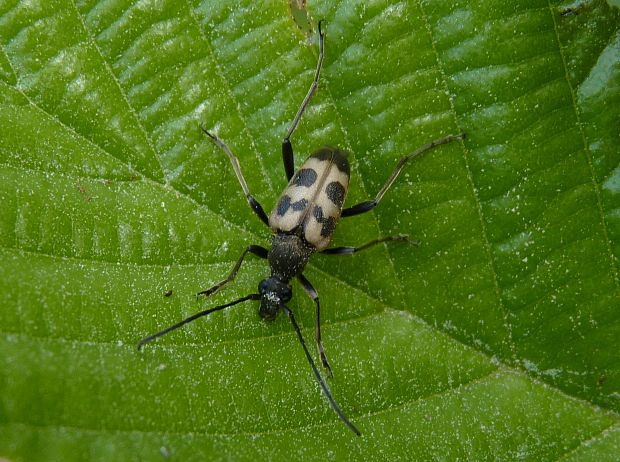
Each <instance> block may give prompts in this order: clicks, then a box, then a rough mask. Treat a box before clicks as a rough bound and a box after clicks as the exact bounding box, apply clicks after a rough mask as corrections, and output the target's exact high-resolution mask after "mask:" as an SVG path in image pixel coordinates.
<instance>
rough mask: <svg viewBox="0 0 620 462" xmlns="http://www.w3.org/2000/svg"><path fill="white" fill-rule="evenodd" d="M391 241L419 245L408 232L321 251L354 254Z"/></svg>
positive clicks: (331, 253)
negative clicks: (358, 244) (356, 245)
mask: <svg viewBox="0 0 620 462" xmlns="http://www.w3.org/2000/svg"><path fill="white" fill-rule="evenodd" d="M390 241H402V242H407V243H408V244H410V245H414V246H417V245H418V242H417V241H412V240H411V239H409V236H407V235H406V234H397V235H396V236H386V237H381V238H379V239H373V240H372V241H370V242H367V243H366V244H364V245H362V246H360V247H332V248H331V249H325V250H322V251H321V253H324V254H327V255H353V254H354V253H357V252H359V251H361V250H365V249H368V248H369V247H373V246H375V245H377V244H380V243H382V242H390Z"/></svg>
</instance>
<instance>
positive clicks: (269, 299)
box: [258, 276, 293, 321]
mask: <svg viewBox="0 0 620 462" xmlns="http://www.w3.org/2000/svg"><path fill="white" fill-rule="evenodd" d="M258 292H259V293H260V310H259V314H260V315H261V317H262V318H263V319H265V320H267V321H273V320H274V319H275V318H276V315H277V314H278V311H279V310H280V306H281V305H283V304H284V303H286V302H288V301H289V300H290V299H291V297H292V296H293V291H292V290H291V287H290V286H289V285H288V284H286V283H285V282H282V281H281V280H280V279H279V278H277V277H274V276H271V277H268V278H265V279H263V280H262V281H261V282H260V284H259V285H258Z"/></svg>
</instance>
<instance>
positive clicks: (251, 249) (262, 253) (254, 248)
mask: <svg viewBox="0 0 620 462" xmlns="http://www.w3.org/2000/svg"><path fill="white" fill-rule="evenodd" d="M248 253H253V254H254V255H256V256H257V257H260V258H267V254H268V253H269V251H268V250H267V249H266V248H264V247H261V246H260V245H248V246H247V247H246V248H245V250H244V251H243V253H242V254H241V257H240V258H239V260H238V261H237V263H236V264H235V266H234V268H233V269H232V271H231V272H230V274H229V275H228V276H227V277H226V279H224V280H223V281H220V282H218V283H217V284H215V285H214V286H213V287H211V288H210V289H207V290H203V291H202V292H198V293H197V294H196V296H197V297H199V296H201V295H204V296H205V297H208V296H209V295H212V294H214V293H215V292H217V291H218V290H220V289H221V288H222V287H224V286H225V285H226V284H228V283H229V282H232V281H234V279H235V277H237V273H238V272H239V268H241V264H242V263H243V259H244V258H245V256H246V255H247V254H248Z"/></svg>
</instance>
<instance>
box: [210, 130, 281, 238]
mask: <svg viewBox="0 0 620 462" xmlns="http://www.w3.org/2000/svg"><path fill="white" fill-rule="evenodd" d="M200 129H201V130H202V131H203V132H204V133H205V135H207V136H208V137H209V138H211V140H212V141H213V142H214V143H215V144H216V145H218V146H219V147H220V148H221V149H222V151H224V152H225V153H226V155H227V156H228V158H229V159H230V163H231V164H232V166H233V169H234V170H235V174H236V175H237V179H238V180H239V183H241V189H243V192H244V194H245V197H246V199H247V200H248V204H250V207H251V208H252V210H253V211H254V213H255V214H256V215H258V218H260V219H261V221H262V222H263V223H265V224H266V225H267V226H269V218H267V214H266V213H265V211H264V210H263V207H262V206H261V205H260V203H259V202H258V201H257V200H256V199H255V198H254V196H253V195H252V194H250V189H249V188H248V184H247V183H246V182H245V178H243V173H241V166H240V165H239V159H237V156H235V155H234V154H233V153H232V151H231V150H230V148H229V147H228V146H226V143H224V142H223V141H222V140H221V139H219V138H218V137H217V136H216V135H214V134H213V133H211V132H209V131H207V129H206V128H205V127H204V126H203V125H200Z"/></svg>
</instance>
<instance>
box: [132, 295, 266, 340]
mask: <svg viewBox="0 0 620 462" xmlns="http://www.w3.org/2000/svg"><path fill="white" fill-rule="evenodd" d="M246 300H260V294H250V295H246V296H245V297H241V298H239V299H237V300H235V301H232V302H229V303H226V304H224V305H219V306H216V307H215V308H209V309H208V310H204V311H201V312H200V313H196V314H194V315H192V316H190V317H189V318H186V319H184V320H183V321H181V322H179V323H177V324H175V325H173V326H170V327H168V328H166V329H164V330H162V331H160V332H157V333H155V334H153V335H149V336H148V337H144V338H143V339H142V340H140V343H138V350H140V349H141V348H142V347H143V346H144V345H146V344H147V343H149V342H150V341H152V340H155V339H156V338H158V337H161V336H162V335H166V334H167V333H168V332H171V331H173V330H176V329H178V328H179V327H182V326H184V325H185V324H187V323H188V322H192V321H194V320H195V319H198V318H200V317H202V316H206V315H208V314H209V313H213V312H214V311H219V310H223V309H224V308H228V307H229V306H233V305H237V304H238V303H241V302H245V301H246Z"/></svg>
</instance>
